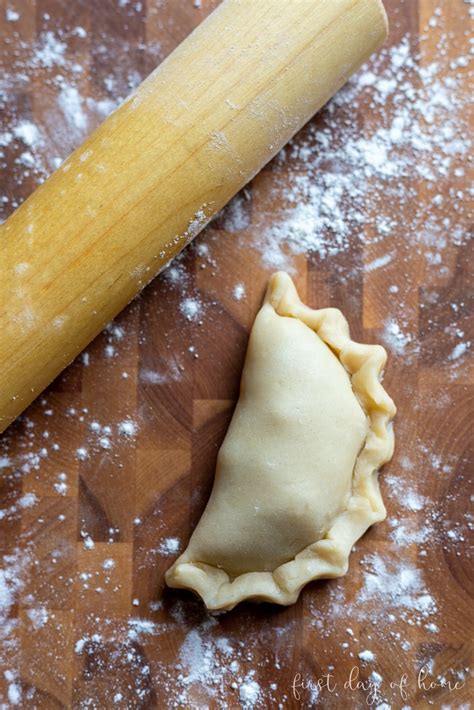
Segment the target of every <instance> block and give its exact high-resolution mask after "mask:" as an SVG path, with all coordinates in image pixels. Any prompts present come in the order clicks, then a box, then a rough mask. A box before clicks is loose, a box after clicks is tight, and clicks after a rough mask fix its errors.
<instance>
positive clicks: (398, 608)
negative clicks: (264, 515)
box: [0, 0, 473, 710]
mask: <svg viewBox="0 0 474 710" xmlns="http://www.w3.org/2000/svg"><path fill="white" fill-rule="evenodd" d="M283 1H284V0H275V7H276V10H278V3H279V2H283ZM295 1H304V0H295ZM201 4H202V7H201ZM217 4H218V3H217V2H216V1H214V0H213V1H212V2H211V1H210V0H203V2H202V3H200V2H194V3H193V1H192V0H140V1H138V2H133V0H132V1H129V0H118V1H115V0H114V1H112V0H107V1H102V2H100V3H95V2H92V0H76V2H74V3H68V2H65V0H36V2H35V1H34V0H12V1H11V2H8V3H2V5H1V8H2V10H1V15H0V28H1V33H2V35H1V36H2V47H1V62H2V73H4V79H3V90H4V94H0V97H3V98H0V100H1V101H3V105H2V124H1V125H2V128H1V132H2V135H3V145H4V147H3V148H2V150H3V154H2V155H3V157H0V161H1V167H2V171H3V174H2V180H1V196H3V201H2V208H3V216H4V217H6V216H7V215H8V214H9V213H10V212H11V211H12V210H13V208H14V207H15V205H16V204H18V203H19V202H20V201H21V200H22V199H24V198H25V197H26V196H27V195H28V194H29V193H30V192H31V191H32V189H33V188H34V186H35V185H36V184H37V183H38V182H39V181H41V179H42V178H43V177H44V176H45V175H46V174H48V173H49V172H50V171H51V170H52V169H53V168H54V166H55V165H56V164H57V163H58V161H59V160H60V159H63V158H64V157H66V156H67V154H68V153H69V152H70V150H72V148H73V147H75V146H76V145H77V144H78V143H79V142H80V141H81V139H82V138H83V137H84V135H85V134H86V133H87V132H88V131H89V130H91V129H92V128H93V127H94V126H95V125H97V123H98V122H100V120H101V117H102V116H103V115H105V114H106V113H107V112H108V111H109V110H110V109H111V108H112V107H113V105H114V102H115V101H116V99H117V97H118V96H122V97H124V96H125V95H126V94H127V93H128V92H129V90H130V89H131V88H132V87H133V86H134V85H136V83H137V82H138V81H139V80H140V79H141V78H143V77H144V76H146V74H147V73H148V72H149V71H150V70H151V69H152V68H153V67H154V66H155V65H156V64H157V63H158V62H159V61H161V60H162V59H163V58H164V57H165V56H166V55H167V54H168V53H169V52H170V51H171V50H172V49H173V48H174V47H175V46H176V45H177V44H178V43H179V42H180V41H181V40H182V39H183V38H184V37H185V36H186V35H187V34H188V33H189V32H190V31H191V30H192V29H193V27H195V26H196V25H197V24H198V23H199V22H200V21H201V20H202V19H203V17H204V16H205V15H206V14H207V13H208V12H210V11H211V10H212V9H213V7H215V6H216V5H217ZM386 6H387V11H388V13H389V17H390V21H391V37H390V46H391V47H392V48H394V49H393V50H390V51H386V52H385V54H383V55H382V56H381V58H379V59H378V60H376V62H375V64H373V65H372V68H369V69H367V70H365V73H364V74H363V76H364V79H363V80H362V81H361V80H360V79H359V80H358V83H357V82H356V84H354V85H353V86H354V87H355V88H353V89H351V90H346V93H344V92H343V93H342V95H341V97H340V100H336V102H334V103H333V104H332V108H331V109H330V110H328V109H326V110H325V111H323V112H322V113H321V115H319V116H318V117H316V118H315V119H314V121H312V122H311V124H310V126H308V127H307V128H306V129H305V130H304V131H302V132H301V134H300V135H299V136H297V138H296V140H295V142H294V144H293V147H292V148H290V149H287V150H286V151H285V155H284V156H279V158H277V159H276V160H275V161H273V163H272V164H271V165H269V166H268V167H267V168H266V169H265V170H264V171H263V172H262V173H261V174H260V175H259V176H257V178H256V179H255V180H254V181H253V183H252V184H251V185H250V186H248V187H247V188H246V189H245V191H244V192H243V193H242V195H241V196H240V197H239V198H238V199H237V200H236V201H235V202H234V203H233V206H232V207H231V208H230V209H227V211H226V212H225V213H224V214H223V215H221V216H220V217H219V218H218V219H216V220H215V221H214V222H213V223H212V224H211V225H210V226H209V227H208V228H207V229H206V231H205V233H203V234H202V235H201V236H200V237H198V238H197V239H196V240H195V242H194V245H193V246H191V247H190V248H188V249H187V250H186V252H185V253H184V255H183V256H182V258H180V259H179V261H178V262H175V264H174V265H173V267H172V269H171V270H168V272H166V273H164V274H163V275H161V276H160V277H159V278H157V279H156V280H155V282H154V283H152V284H151V285H150V286H149V287H148V288H147V289H146V290H145V291H144V292H143V294H142V295H141V296H140V297H139V298H138V299H136V300H135V301H134V302H133V303H132V304H131V305H130V306H129V307H128V308H127V309H126V311H124V313H123V314H122V315H121V316H120V317H119V318H118V319H117V321H116V322H115V323H114V324H113V325H112V326H111V327H110V328H109V329H108V330H107V331H105V332H104V333H103V334H102V335H100V336H99V337H98V338H97V339H96V340H95V342H94V343H92V345H91V346H90V348H89V349H88V350H87V352H86V353H85V354H83V356H82V357H80V358H78V360H77V361H76V362H75V363H73V364H72V365H71V366H70V367H69V368H68V369H67V370H66V371H65V372H64V373H63V375H62V376H61V377H59V378H58V379H57V380H56V381H55V382H54V383H53V384H52V385H51V387H50V388H49V389H48V390H47V391H46V392H45V393H44V394H43V396H41V397H40V398H39V399H38V400H37V401H36V402H35V403H34V404H33V405H32V406H31V407H30V408H29V409H28V411H27V412H25V414H24V416H23V417H22V418H21V419H20V420H19V421H17V422H16V423H15V424H14V425H12V426H11V427H10V429H9V430H8V431H7V432H6V433H5V434H4V435H3V437H2V440H1V450H0V464H1V466H2V474H3V476H2V478H1V480H0V551H1V554H2V557H3V565H2V569H3V572H1V573H0V622H1V624H0V639H1V648H0V659H1V668H2V675H1V676H0V700H1V702H2V703H5V704H6V705H5V706H6V707H9V706H12V707H15V706H19V707H22V708H47V709H48V710H51V709H53V708H69V707H73V708H101V709H102V708H109V707H114V708H115V707H117V708H164V707H185V708H204V707H210V708H226V707H228V708H239V707H245V708H250V707H256V708H267V707H268V708H278V707H281V708H299V707H304V708H309V707H323V708H331V709H332V708H334V709H339V708H359V707H365V706H366V705H372V706H373V707H378V706H379V707H381V708H388V707H392V708H397V709H398V708H402V707H414V708H424V707H430V706H431V707H442V706H443V707H444V706H446V707H453V708H460V707H467V706H466V705H463V703H466V702H467V701H468V699H469V695H470V693H469V688H468V675H469V674H468V667H469V663H470V638H471V633H470V632H471V630H472V627H470V614H469V612H470V605H469V600H470V597H469V589H470V587H469V567H468V546H467V540H468V532H469V531H468V523H469V520H470V519H469V509H468V506H469V503H468V501H469V491H468V488H469V473H470V472H471V470H472V468H471V466H472V453H470V452H471V449H470V447H469V444H470V443H471V441H470V440H471V431H470V430H471V429H472V426H471V422H472V392H473V390H472V376H471V375H472V367H471V370H470V371H469V367H468V365H469V350H470V343H471V339H472V337H473V335H472V273H470V269H469V266H470V264H471V263H472V261H471V260H472V254H470V242H469V240H468V237H467V232H468V225H469V222H468V202H467V193H466V188H467V186H468V164H464V163H465V152H466V151H465V147H466V133H465V125H466V121H467V118H468V117H467V114H466V111H467V106H466V107H465V104H464V103H463V96H465V95H464V94H462V93H461V94H460V93H459V85H460V84H462V82H463V81H464V79H463V75H464V73H465V71H466V68H465V61H464V59H462V60H459V57H464V56H465V53H466V44H467V40H468V37H467V34H466V28H467V22H468V19H467V18H468V6H467V4H465V3H463V2H461V0H445V1H444V2H443V1H441V2H440V1H439V0H437V1H436V2H435V1H434V0H410V1H406V2H403V1H402V0H389V1H388V2H386ZM407 57H408V59H407ZM371 72H372V74H371ZM394 76H395V79H394ZM381 81H382V83H380V82H381ZM384 82H385V83H384ZM390 82H392V83H390ZM394 82H395V84H397V86H396V88H394V84H393V83H394ZM397 82H398V83H397ZM453 82H454V83H453ZM364 86H366V87H367V89H365V88H364ZM374 86H375V90H374V91H373V90H372V89H373V87H374ZM420 86H421V93H422V95H423V97H424V98H423V100H420V99H419V96H418V94H416V92H417V91H419V90H420ZM371 87H372V88H371ZM351 91H353V93H352V94H351V93H350V92H351ZM466 95H467V94H466ZM459 96H460V97H461V98H459V99H456V101H455V100H454V99H453V97H459ZM417 102H418V103H417ZM443 102H444V103H443ZM450 102H451V103H450ZM404 107H408V108H407V114H406V115H405V114H404V113H403V111H404ZM443 112H444V113H443ZM394 116H398V119H397V120H394ZM440 116H441V117H442V116H445V117H446V116H447V118H445V120H444V122H442V124H441V125H438V124H439V121H440ZM448 119H449V120H448ZM437 122H438V123H437ZM417 125H418V126H419V127H420V131H419V133H420V135H419V136H418V133H417V130H418V129H417V128H416V126H417ZM31 126H33V128H32V127H31ZM453 126H454V128H453ZM35 127H36V133H35ZM354 127H355V130H354ZM379 129H383V131H385V133H380V134H377V131H378V130H379ZM448 129H449V130H448ZM443 131H444V133H443ZM5 136H6V137H5ZM315 136H316V138H315ZM356 136H358V138H356ZM426 136H428V137H429V138H428V139H427V138H426ZM365 138H366V142H365V143H361V139H362V140H364V139H365ZM351 140H353V141H354V145H352V143H350V141H351ZM423 141H424V143H423ZM456 141H458V142H457V143H456ZM328 142H329V144H330V145H329V148H328V145H327V144H328ZM333 143H334V145H333ZM0 145H2V141H0ZM448 145H449V146H450V147H449V149H448V148H447V146H448ZM334 146H336V147H334ZM338 146H339V147H338ZM387 146H388V147H389V150H388V151H387V150H386V147H387ZM325 150H329V153H328V155H330V156H331V158H330V159H328V164H327V165H324V164H321V165H319V163H318V170H326V171H327V174H328V175H334V174H335V172H338V174H339V175H340V180H341V181H343V180H346V183H345V184H347V180H349V189H348V190H347V194H346V195H345V196H343V198H341V200H342V202H343V203H344V207H343V208H342V212H343V217H348V215H349V217H350V218H351V219H352V217H354V219H355V217H356V212H362V214H363V216H362V217H361V218H357V219H355V221H354V222H351V225H350V234H349V237H348V236H347V235H346V234H345V232H344V229H343V228H342V227H341V228H340V229H339V228H335V231H334V234H332V233H331V230H330V229H329V231H328V229H325V230H324V234H325V237H324V240H323V243H321V242H317V241H316V242H315V241H314V239H313V240H312V238H309V242H305V241H304V235H305V234H306V235H307V233H308V232H311V229H310V228H309V227H308V225H311V221H310V220H311V216H310V215H309V213H308V212H303V213H302V216H301V218H300V220H299V221H297V222H295V219H296V218H295V216H294V215H295V214H296V212H295V211H294V210H295V208H298V206H299V205H301V204H305V205H308V204H309V205H310V206H311V205H312V206H313V207H314V208H315V209H316V207H317V205H318V204H319V203H318V201H317V195H316V197H315V195H314V192H312V191H311V184H312V178H313V174H312V170H313V168H314V163H313V162H312V158H311V157H309V158H308V153H309V154H310V156H311V155H312V154H317V153H318V152H319V154H321V155H322V156H324V151H325ZM338 151H339V152H338ZM354 151H355V152H354ZM436 151H438V152H439V156H438V154H437V153H436ZM430 153H432V154H433V155H434V156H435V158H436V159H435V160H434V163H435V168H436V170H435V172H434V176H433V175H430V174H428V171H427V170H421V167H420V170H419V171H417V170H416V168H417V167H418V164H419V165H420V166H422V165H425V164H426V163H427V162H429V161H430V160H431V158H432V157H433V156H430ZM354 155H355V158H354ZM338 156H339V157H341V156H342V158H344V159H347V160H346V162H344V160H342V162H341V164H340V165H339V167H338V166H337V165H336V167H335V164H336V163H337V162H338ZM438 157H439V159H438ZM351 160H352V163H351ZM357 161H359V163H360V161H362V162H363V164H362V175H365V176H366V179H362V178H360V179H359V178H358V179H357V181H356V180H355V179H354V177H353V176H354V169H355V167H357V166H355V163H357ZM364 161H365V162H364ZM443 161H444V162H443ZM311 166H313V167H311ZM402 168H405V169H403V170H402ZM357 170H359V172H360V165H359V166H358V167H357ZM420 173H421V174H420ZM318 175H320V173H317V174H315V176H314V182H315V184H317V185H319V184H320V180H321V178H320V177H318ZM351 175H352V178H351ZM308 176H309V177H308ZM378 176H379V177H378ZM318 181H319V182H318ZM325 184H326V187H327V194H328V195H332V196H334V189H335V188H334V183H331V182H330V181H329V179H328V180H327V181H326V183H325ZM341 184H342V183H341ZM282 195H283V198H282ZM399 204H400V205H401V208H399V207H398V205H399ZM352 209H353V212H354V214H351V210H352ZM288 214H291V215H293V217H291V218H288ZM318 214H319V217H321V214H320V213H319V212H318ZM388 214H390V219H388V218H387V219H385V218H386V217H387V215H388ZM308 215H309V216H308ZM322 216H323V217H324V218H325V219H329V221H331V219H332V218H334V223H336V221H337V220H338V219H339V217H341V212H340V207H339V206H338V205H336V204H334V205H331V203H330V202H328V203H327V204H326V211H325V212H324V214H323V215H322ZM313 226H314V225H313ZM316 228H317V229H319V226H318V225H316V227H314V229H316ZM285 230H286V231H285ZM292 230H293V231H292ZM313 231H314V230H313ZM287 232H288V235H289V236H291V238H292V239H293V247H291V248H290V249H289V250H288V249H287V248H286V247H285V246H283V252H284V256H283V260H282V265H283V267H284V268H287V269H290V270H291V271H292V274H293V276H294V277H295V280H296V282H297V285H298V288H299V289H300V293H301V296H302V297H305V298H307V301H308V303H309V304H310V305H312V306H314V307H323V306H328V305H330V306H336V307H340V308H341V309H342V310H343V311H344V313H345V315H346V316H347V318H348V320H349V323H350V325H351V331H352V334H353V337H354V338H355V339H358V340H360V341H363V342H382V343H384V344H385V345H386V346H387V349H388V351H389V355H390V359H389V365H388V367H387V372H386V375H385V386H386V388H387V390H388V391H389V392H390V394H391V395H392V396H393V397H394V399H395V401H396V403H397V406H398V417H397V422H396V433H397V451H396V454H395V457H394V459H393V461H392V462H391V463H390V465H388V466H386V467H385V469H384V472H383V482H382V487H383V491H384V496H385V499H386V502H387V507H388V519H387V521H386V522H384V523H381V524H379V525H378V526H376V527H375V528H374V529H372V530H371V531H369V533H368V534H367V535H365V536H364V538H363V539H362V540H361V541H360V542H359V543H358V545H357V549H356V550H355V551H354V553H353V555H352V558H351V566H350V571H349V574H348V575H347V576H346V577H345V578H343V579H340V580H331V581H323V582H320V583H313V584H311V585H309V586H308V587H307V588H306V589H305V590H304V592H303V594H302V595H301V598H300V600H299V601H298V603H297V604H295V605H293V606H291V607H289V608H279V607H276V606H271V605H267V604H262V605H255V604H242V605H241V606H240V607H238V608H237V609H235V610H234V611H233V612H231V613H229V614H226V615H222V616H217V617H211V616H209V615H208V614H206V613H205V612H204V610H203V608H202V606H201V604H200V603H199V601H197V600H196V599H195V598H194V597H193V596H192V595H191V594H188V593H185V592H176V591H173V590H167V589H165V586H164V573H165V571H166V569H167V568H168V567H169V565H170V564H171V561H172V560H173V559H174V558H175V557H176V554H177V551H178V550H179V549H183V547H184V546H185V545H186V542H187V539H188V537H189V535H190V533H191V531H192V529H193V526H194V525H195V523H196V521H197V520H198V519H199V516H200V514H201V512H202V510H203V507H204V505H205V502H206V500H207V497H208V494H209V491H210V487H211V485H212V478H213V472H214V464H215V459H216V454H217V450H218V447H219V445H220V443H221V441H222V439H223V436H224V433H225V430H226V427H227V425H228V422H229V420H230V417H231V415H232V411H233V407H234V404H235V401H236V398H237V396H238V389H239V378H240V374H241V370H242V364H243V359H244V355H245V349H246V344H247V339H248V333H249V329H250V326H251V324H252V321H253V318H254V316H255V314H256V311H257V309H258V307H259V304H260V302H261V298H262V295H263V292H264V288H265V285H266V282H267V279H268V277H269V275H270V274H271V273H272V271H273V270H274V268H275V267H274V265H275V263H276V257H275V254H276V255H277V256H278V255H279V254H280V252H279V250H278V249H277V248H276V247H277V246H278V245H279V246H280V247H281V245H282V244H284V241H285V237H286V233H287ZM282 235H283V236H282ZM341 240H342V241H341ZM305 244H309V245H310V246H311V249H309V250H308V249H305V248H304V245H305ZM64 248H65V249H66V248H67V244H65V245H64ZM295 252H296V253H295ZM280 256H281V254H280ZM471 366H472V362H471ZM420 673H421V676H420V675H419V674H420ZM328 674H329V677H328ZM383 703H387V704H383ZM2 707H3V706H2Z"/></svg>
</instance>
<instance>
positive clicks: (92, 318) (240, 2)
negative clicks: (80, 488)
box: [0, 0, 387, 431]
mask: <svg viewBox="0 0 474 710" xmlns="http://www.w3.org/2000/svg"><path fill="white" fill-rule="evenodd" d="M386 32H387V19H386V15H385V11H384V9H383V5H382V3H381V2H380V0H312V1H311V2H306V1H303V0H298V2H279V3H277V2H275V0H254V1H252V2H250V1H249V0H224V2H223V3H222V4H221V5H220V6H219V7H218V8H217V10H215V11H214V12H213V13H212V14H211V15H210V16H209V17H208V18H207V19H206V20H205V21H204V22H203V23H202V24H201V25H200V26H199V27H198V28H197V29H196V30H195V31H194V32H193V33H192V34H191V35H190V36H189V37H188V38H187V39H186V40H185V41H184V42H183V43H182V44H181V45H180V46H179V47H178V48H177V49H176V50H175V51H174V52H173V53H172V54H171V55H170V57H168V59H166V60H165V61H164V62H163V63H162V64H161V65H160V66H159V67H158V69H156V70H155V71H154V72H153V73H152V74H151V75H150V76H149V77H148V79H146V80H145V81H144V82H143V84H141V86H140V87H139V88H138V89H137V90H136V91H135V92H134V93H133V94H132V96H131V97H130V98H129V99H127V100H126V101H125V103H124V104H123V105H122V106H121V107H120V108H119V109H118V110H117V111H115V112H114V113H113V114H112V115H111V116H110V117H109V118H108V119H107V120H106V121H105V122H104V123H103V124H102V125H101V126H100V127H99V128H98V129H97V130H96V131H95V132H94V133H93V134H92V135H91V136H90V137H89V138H88V139H87V140H86V142H85V143H84V144H83V145H82V146H81V147H80V148H78V149H77V150H76V151H75V152H74V153H73V154H72V155H71V156H70V157H69V158H68V160H66V161H65V163H64V164H63V165H62V166H61V167H60V168H59V169H58V170H57V171H56V172H55V173H54V174H53V175H52V176H51V177H50V178H49V179H48V180H47V181H46V182H45V183H44V184H43V185H42V186H41V187H39V188H38V189H37V190H36V191H35V192H34V193H33V195H31V197H30V198H29V199H28V200H27V201H26V202H25V203H24V204H23V205H22V206H21V207H20V208H19V209H18V210H17V211H16V212H15V213H14V214H13V215H12V216H11V217H10V218H9V219H8V221H7V222H6V223H5V224H4V225H3V227H2V231H3V233H2V235H1V239H0V244H1V247H0V248H1V267H0V268H1V270H2V277H1V283H2V291H3V293H2V301H3V302H2V304H1V308H0V333H1V336H0V431H3V430H4V429H5V428H6V427H7V425H8V424H9V423H10V422H11V421H12V420H13V419H14V418H15V417H16V416H17V415H18V414H20V412H22V411H23V409H24V408H25V407H26V406H27V405H28V404H29V403H30V402H31V401H32V400H33V399H34V398H35V397H36V396H37V395H38V394H39V393H40V392H41V391H42V390H43V389H44V388H45V387H46V386H47V385H48V384H49V383H50V382H51V381H52V380H53V379H54V377H56V375H58V374H59V373H60V372H61V370H62V369H63V368H64V367H65V366H66V365H67V364H68V363H70V362H71V361H72V360H73V359H74V358H75V357H76V355H78V353H80V351H81V350H82V349H83V348H84V347H86V346H87V344H88V343H89V342H90V341H91V340H92V339H93V338H94V337H95V336H96V335H97V333H99V332H100V330H101V329H102V328H103V327H104V325H105V324H106V323H108V322H109V321H110V320H111V319H112V318H113V317H114V316H115V315H117V313H118V312H119V311H120V310H121V309H122V308H123V307H124V306H125V305H126V304H127V303H129V301H130V300H131V299H132V298H133V297H134V296H135V295H136V294H137V293H138V291H140V289H141V288H142V287H143V286H144V285H145V284H146V283H147V282H148V281H150V280H151V279H152V278H153V277H154V276H155V275H156V274H157V273H158V272H159V271H160V270H161V269H162V268H163V267H164V266H165V265H166V264H167V263H168V261H169V260H170V259H171V258H172V257H173V256H174V255H175V254H176V253H177V252H179V251H180V250H181V249H182V248H183V247H184V246H185V245H186V244H187V243H188V242H189V241H190V240H191V239H192V238H193V237H194V236H195V235H196V234H197V233H198V232H199V231H200V230H201V229H202V228H203V227H204V225H205V224H206V223H207V222H208V221H209V219H210V218H211V217H212V216H213V215H214V214H215V213H216V212H217V211H218V210H220V209H221V208H222V207H223V205H225V203H226V202H227V201H228V200H229V199H230V198H231V197H232V196H233V195H235V193H236V192H238V191H239V190H240V188H241V187H242V186H243V185H245V184H246V183H247V182H248V181H249V180H250V179H251V178H252V177H253V176H254V175H255V174H256V173H257V172H258V171H259V170H260V169H261V168H262V167H263V166H264V165H265V164H266V163H267V162H268V161H269V160H270V159H271V158H272V157H273V156H274V155H275V154H276V153H277V152H278V151H279V150H280V149H281V148H282V146H283V145H284V144H285V143H286V142H287V141H288V140H289V139H290V138H291V137H292V136H293V135H294V134H295V133H296V131H297V130H298V129H299V128H301V126H303V125H304V123H306V121H307V120H308V119H309V118H310V117H311V116H312V115H313V114H314V113H315V112H316V111H317V110H318V109H319V108H321V106H322V105H323V104H324V103H326V101H328V99H329V98H330V97H331V96H333V94H334V93H335V92H336V91H337V89H339V87H340V86H342V84H344V83H345V81H346V80H347V79H348V77H349V76H350V75H351V74H352V73H353V72H354V71H355V70H356V69H358V67H360V65H361V64H362V63H363V62H364V61H365V60H366V59H367V58H368V57H369V55H370V54H371V53H372V52H373V51H374V50H376V49H377V48H378V47H379V46H380V45H381V44H382V42H383V41H384V39H385V37H386Z"/></svg>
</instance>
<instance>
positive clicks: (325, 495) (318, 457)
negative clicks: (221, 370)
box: [166, 273, 395, 610]
mask: <svg viewBox="0 0 474 710" xmlns="http://www.w3.org/2000/svg"><path fill="white" fill-rule="evenodd" d="M385 360H386V354H385V351H384V349H383V348H381V347H380V346H378V345H361V344H358V343H355V342H354V341H352V340H350V337H349V330H348V326H347V322H346V320H345V319H344V317H343V316H342V314H341V313H340V311H338V310H336V309H323V310H312V309H310V308H308V307H307V306H305V305H304V304H303V303H302V302H301V301H300V299H299V297H298V294H297V292H296V289H295V287H294V284H293V282H292V280H291V279H290V277H289V276H288V275H287V274H284V273H277V274H274V275H273V277H272V278H271V280H270V284H269V287H268V290H267V294H266V297H265V302H264V304H263V306H262V308H261V309H260V311H259V313H258V315H257V317H256V319H255V323H254V325H253V328H252V332H251V335H250V340H249V345H248V350H247V356H246V360H245V366H244V371H243V375H242V382H241V391H240V397H239V401H238V403H237V406H236V409H235V412H234V415H233V418H232V421H231V423H230V426H229V429H228V431H227V434H226V437H225V439H224V442H223V444H222V446H221V449H220V451H219V455H218V460H217V468H216V475H215V481H214V487H213V490H212V493H211V497H210V499H209V502H208V504H207V507H206V509H205V511H204V513H203V515H202V517H201V520H200V521H199V523H198V525H197V527H196V529H195V531H194V533H193V535H192V537H191V539H190V541H189V545H188V547H187V549H186V550H185V552H184V553H183V554H182V555H181V556H180V557H179V558H178V560H177V561H176V562H175V563H174V565H173V566H172V567H171V569H170V570H168V572H167V574H166V581H167V583H168V585H169V586H171V587H184V588H188V589H192V590H194V591H195V592H197V593H198V594H199V595H200V596H201V597H202V599H203V600H204V602H205V604H206V606H207V607H208V608H209V609H215V610H217V609H231V608H232V607H233V606H235V605H236V604H237V603H238V602H240V601H242V600H243V599H246V598H249V599H256V600H267V601H273V602H277V603H280V604H290V603H292V602H294V601H295V600H296V599H297V597H298V594H299V592H300V590H301V588H302V587H303V586H304V584H306V583H307V582H308V581H310V580H311V579H317V578H320V577H336V576H339V575H341V574H344V573H345V572H346V571H347V566H348V558H349V553H350V550H351V548H352V546H353V544H354V542H355V541H356V540H357V539H358V538H359V537H360V536H361V535H362V534H363V532H364V531H365V530H366V529H367V528H368V527H369V526H370V525H371V524H372V523H374V522H376V521H377V520H381V519H383V518H384V517H385V509H384V506H383V502H382V499H381V497H380V492H379V488H378V482H377V472H378V468H379V467H380V466H381V465H382V463H384V462H385V461H387V460H388V459H389V458H390V456H391V455H392V450H393V433H392V430H391V426H390V425H389V421H390V420H391V418H392V417H393V415H394V413H395V407H394V404H393V402H392V400H391V399H390V397H389V396H388V395H387V393H386V392H385V390H384V389H383V388H382V386H381V384H380V382H379V376H380V373H381V371H382V368H383V366H384V364H385Z"/></svg>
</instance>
